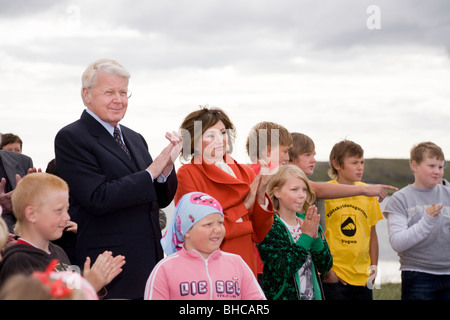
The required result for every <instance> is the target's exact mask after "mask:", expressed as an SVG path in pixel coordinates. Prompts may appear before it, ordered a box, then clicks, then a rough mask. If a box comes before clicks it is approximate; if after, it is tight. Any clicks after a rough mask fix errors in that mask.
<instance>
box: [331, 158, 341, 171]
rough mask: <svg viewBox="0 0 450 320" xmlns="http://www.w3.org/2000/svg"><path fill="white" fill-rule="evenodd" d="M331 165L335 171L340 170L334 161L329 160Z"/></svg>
mask: <svg viewBox="0 0 450 320" xmlns="http://www.w3.org/2000/svg"><path fill="white" fill-rule="evenodd" d="M331 165H332V166H333V168H335V169H336V170H339V169H341V166H340V165H339V164H338V163H337V162H336V160H331Z"/></svg>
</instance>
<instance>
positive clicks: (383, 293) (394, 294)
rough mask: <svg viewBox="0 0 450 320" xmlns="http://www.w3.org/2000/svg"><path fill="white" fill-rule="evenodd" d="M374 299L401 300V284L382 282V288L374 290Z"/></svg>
mask: <svg viewBox="0 0 450 320" xmlns="http://www.w3.org/2000/svg"><path fill="white" fill-rule="evenodd" d="M373 300H401V284H400V283H384V284H382V285H381V288H380V289H374V290H373Z"/></svg>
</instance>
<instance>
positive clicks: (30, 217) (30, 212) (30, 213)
mask: <svg viewBox="0 0 450 320" xmlns="http://www.w3.org/2000/svg"><path fill="white" fill-rule="evenodd" d="M25 219H26V220H27V221H29V222H31V223H33V222H35V221H36V210H35V208H34V207H33V206H28V207H26V208H25Z"/></svg>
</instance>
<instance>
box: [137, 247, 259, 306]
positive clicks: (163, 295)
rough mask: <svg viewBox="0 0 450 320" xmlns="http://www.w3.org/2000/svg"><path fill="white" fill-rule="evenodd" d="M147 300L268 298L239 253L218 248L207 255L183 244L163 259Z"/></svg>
mask: <svg viewBox="0 0 450 320" xmlns="http://www.w3.org/2000/svg"><path fill="white" fill-rule="evenodd" d="M144 299H145V300H265V299H266V297H265V296H264V293H263V291H262V290H261V287H260V286H259V284H258V282H257V281H256V278H255V276H254V274H253V272H252V271H251V270H250V268H249V267H248V266H247V264H246V263H245V262H244V260H242V258H241V257H240V256H238V255H235V254H232V253H228V252H223V251H221V250H216V251H214V252H213V253H211V254H210V255H209V257H208V259H206V260H205V259H203V257H202V256H201V255H200V253H198V252H197V251H195V250H191V251H186V250H185V249H184V247H183V249H181V250H180V251H178V252H177V253H174V254H172V255H170V256H168V257H166V258H164V259H163V260H161V261H160V262H159V263H158V264H157V265H156V266H155V268H154V269H153V271H152V273H151V274H150V277H149V278H148V280H147V285H146V286H145V294H144Z"/></svg>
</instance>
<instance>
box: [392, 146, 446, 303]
mask: <svg viewBox="0 0 450 320" xmlns="http://www.w3.org/2000/svg"><path fill="white" fill-rule="evenodd" d="M444 161H445V158H444V153H443V152H442V149H441V148H440V147H439V146H437V145H436V144H435V143H433V142H422V143H419V144H418V145H416V146H414V147H413V148H412V149H411V154H410V168H411V170H412V172H413V174H414V183H412V184H410V185H408V186H406V187H404V188H403V189H401V190H400V191H398V192H397V193H395V194H394V195H393V196H392V197H391V198H390V199H389V202H388V204H387V205H386V208H385V209H384V211H383V214H384V216H385V217H386V219H387V223H388V230H389V241H390V243H391V246H392V248H393V249H394V250H395V251H397V253H398V255H399V257H400V270H401V272H402V299H403V300H449V299H450V245H449V243H450V188H448V187H445V186H443V185H442V184H441V183H440V182H441V180H442V176H443V173H444Z"/></svg>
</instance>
